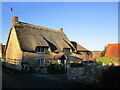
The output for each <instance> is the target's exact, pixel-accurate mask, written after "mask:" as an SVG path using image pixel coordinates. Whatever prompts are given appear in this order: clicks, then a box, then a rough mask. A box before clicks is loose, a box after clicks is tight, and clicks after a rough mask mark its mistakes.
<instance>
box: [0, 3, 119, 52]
mask: <svg viewBox="0 0 120 90" xmlns="http://www.w3.org/2000/svg"><path fill="white" fill-rule="evenodd" d="M10 8H13V12H10ZM14 16H18V17H19V21H21V22H26V23H29V24H33V25H38V26H43V27H47V28H51V29H55V30H58V29H59V28H63V31H64V33H65V34H66V35H67V37H68V38H69V40H70V41H76V42H77V43H79V44H80V45H82V46H83V47H85V48H86V49H88V50H103V49H104V47H105V46H106V45H107V44H114V43H118V2H2V43H3V44H6V41H7V38H8V33H9V30H10V28H11V27H12V22H11V20H12V17H14ZM0 29H1V28H0Z"/></svg>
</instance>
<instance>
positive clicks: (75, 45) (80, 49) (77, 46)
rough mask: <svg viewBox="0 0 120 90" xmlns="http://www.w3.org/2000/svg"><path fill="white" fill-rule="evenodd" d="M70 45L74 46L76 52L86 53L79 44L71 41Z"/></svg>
mask: <svg viewBox="0 0 120 90" xmlns="http://www.w3.org/2000/svg"><path fill="white" fill-rule="evenodd" d="M71 43H72V44H73V45H74V47H75V48H76V49H77V51H88V50H87V49H86V48H84V47H83V46H81V45H80V44H78V43H76V42H75V41H71Z"/></svg>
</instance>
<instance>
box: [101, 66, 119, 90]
mask: <svg viewBox="0 0 120 90" xmlns="http://www.w3.org/2000/svg"><path fill="white" fill-rule="evenodd" d="M102 76H103V77H102V82H101V84H102V87H107V88H111V87H112V88H120V85H119V84H120V66H116V67H110V68H109V69H107V70H104V71H103V73H102Z"/></svg>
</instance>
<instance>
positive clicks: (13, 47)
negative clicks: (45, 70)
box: [6, 28, 22, 65]
mask: <svg viewBox="0 0 120 90" xmlns="http://www.w3.org/2000/svg"><path fill="white" fill-rule="evenodd" d="M6 58H10V59H18V60H19V61H18V63H17V64H18V65H19V62H20V61H21V60H22V51H21V49H20V45H19V42H18V38H17V34H16V31H15V28H12V31H11V34H10V37H9V41H8V45H7V49H6ZM10 59H6V61H7V62H8V63H11V64H16V63H13V62H14V61H15V60H10ZM12 61H13V62H12Z"/></svg>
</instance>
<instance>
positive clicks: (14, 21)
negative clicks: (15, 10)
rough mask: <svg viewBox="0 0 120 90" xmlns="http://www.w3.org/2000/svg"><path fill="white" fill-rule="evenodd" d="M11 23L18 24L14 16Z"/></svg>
mask: <svg viewBox="0 0 120 90" xmlns="http://www.w3.org/2000/svg"><path fill="white" fill-rule="evenodd" d="M12 23H13V24H14V23H18V17H17V16H14V17H13V18H12Z"/></svg>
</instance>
